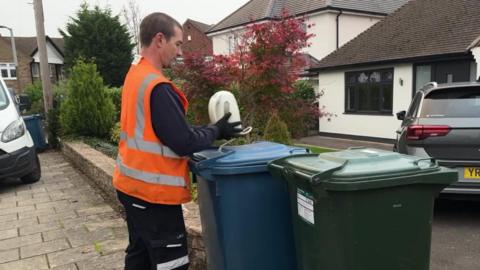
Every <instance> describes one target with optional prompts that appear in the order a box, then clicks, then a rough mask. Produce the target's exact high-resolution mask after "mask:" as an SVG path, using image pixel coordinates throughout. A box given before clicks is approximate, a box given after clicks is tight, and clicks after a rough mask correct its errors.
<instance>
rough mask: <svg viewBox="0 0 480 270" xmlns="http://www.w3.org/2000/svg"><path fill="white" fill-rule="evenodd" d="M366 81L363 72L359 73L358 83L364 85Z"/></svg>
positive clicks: (365, 75)
mask: <svg viewBox="0 0 480 270" xmlns="http://www.w3.org/2000/svg"><path fill="white" fill-rule="evenodd" d="M367 81H368V75H367V74H365V72H362V73H360V75H358V82H359V83H366V82H367Z"/></svg>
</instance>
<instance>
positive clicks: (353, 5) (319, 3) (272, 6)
mask: <svg viewBox="0 0 480 270" xmlns="http://www.w3.org/2000/svg"><path fill="white" fill-rule="evenodd" d="M407 1H408V0H251V1H249V2H248V3H246V4H245V5H243V6H242V7H240V8H239V9H237V10H236V11H235V12H233V13H232V14H230V15H229V16H228V17H226V18H225V19H223V20H222V21H221V22H219V23H218V24H216V25H215V26H213V27H212V28H211V29H209V30H208V32H209V33H212V32H216V31H220V30H223V29H227V28H231V27H235V26H239V25H244V24H247V23H249V22H251V21H259V20H263V19H271V18H278V17H280V15H281V13H282V11H283V10H284V9H285V10H287V11H288V13H289V14H292V15H301V14H305V13H310V12H314V11H317V10H322V9H327V8H330V9H339V8H340V9H348V10H351V11H360V12H368V13H375V14H382V15H387V14H389V13H391V12H393V11H394V10H396V9H397V8H399V7H400V6H402V5H403V4H405V3H406V2H407Z"/></svg>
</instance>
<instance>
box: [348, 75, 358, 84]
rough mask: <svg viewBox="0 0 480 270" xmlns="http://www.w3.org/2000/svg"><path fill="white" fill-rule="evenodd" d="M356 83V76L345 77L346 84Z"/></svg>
mask: <svg viewBox="0 0 480 270" xmlns="http://www.w3.org/2000/svg"><path fill="white" fill-rule="evenodd" d="M356 81H357V76H356V75H355V74H351V73H350V74H349V75H347V82H348V83H355V82H356Z"/></svg>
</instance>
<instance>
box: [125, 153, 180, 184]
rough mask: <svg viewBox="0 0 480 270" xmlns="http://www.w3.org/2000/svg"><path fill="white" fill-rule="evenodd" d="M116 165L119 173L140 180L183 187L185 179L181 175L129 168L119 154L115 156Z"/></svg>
mask: <svg viewBox="0 0 480 270" xmlns="http://www.w3.org/2000/svg"><path fill="white" fill-rule="evenodd" d="M117 167H118V169H119V170H120V173H121V174H123V175H125V176H128V177H131V178H135V179H138V180H141V181H143V182H146V183H150V184H159V185H168V186H174V187H185V179H183V177H181V176H171V175H165V174H159V173H150V172H143V171H139V170H136V169H132V168H129V167H127V166H125V164H123V162H122V159H121V158H120V155H119V156H118V157H117Z"/></svg>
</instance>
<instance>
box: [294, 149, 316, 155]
mask: <svg viewBox="0 0 480 270" xmlns="http://www.w3.org/2000/svg"><path fill="white" fill-rule="evenodd" d="M295 151H299V152H301V154H303V153H304V152H307V154H310V153H311V152H310V149H308V148H293V149H290V150H289V151H288V152H290V155H293V153H295Z"/></svg>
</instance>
